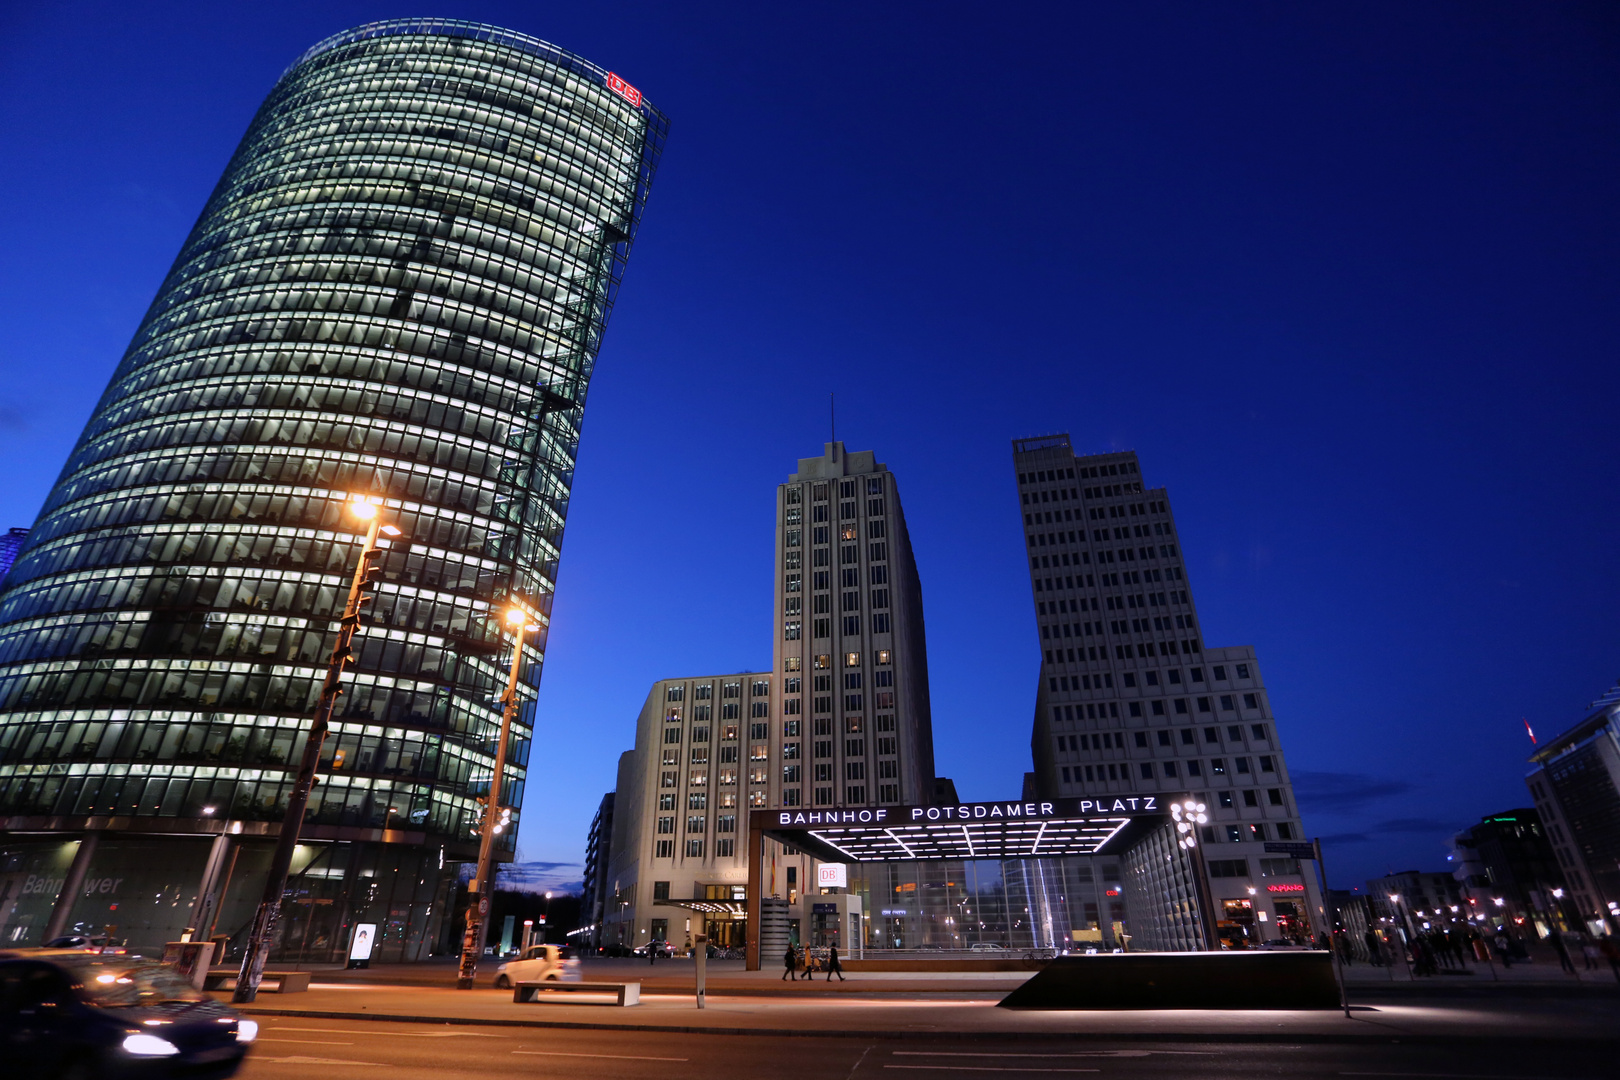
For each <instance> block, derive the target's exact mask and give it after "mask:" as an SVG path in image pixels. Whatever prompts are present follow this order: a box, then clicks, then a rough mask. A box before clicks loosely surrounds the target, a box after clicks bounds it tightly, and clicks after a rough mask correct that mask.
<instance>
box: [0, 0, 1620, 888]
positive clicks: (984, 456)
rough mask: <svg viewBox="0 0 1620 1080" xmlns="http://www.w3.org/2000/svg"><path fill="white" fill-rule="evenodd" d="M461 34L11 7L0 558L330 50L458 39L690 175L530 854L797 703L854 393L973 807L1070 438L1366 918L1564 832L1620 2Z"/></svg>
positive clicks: (599, 428) (546, 749) (697, 10)
mask: <svg viewBox="0 0 1620 1080" xmlns="http://www.w3.org/2000/svg"><path fill="white" fill-rule="evenodd" d="M424 9H428V5H423V4H411V5H406V6H405V7H403V8H401V7H398V6H393V5H385V4H374V3H349V2H341V0H323V2H321V3H307V2H301V3H287V2H282V3H276V4H253V5H249V4H184V3H163V4H156V3H149V4H146V5H140V4H133V5H132V4H128V3H116V4H114V3H99V4H97V3H51V4H30V5H24V4H10V5H6V6H5V8H4V13H3V14H0V42H3V45H0V139H3V144H0V145H3V147H4V150H3V159H0V160H3V161H4V168H3V169H0V231H3V235H4V236H5V238H6V246H5V259H4V261H3V263H0V326H4V328H5V332H4V334H3V335H0V434H3V437H4V440H5V445H6V448H7V453H6V460H7V467H6V470H5V472H4V474H3V476H0V527H5V526H10V525H26V524H29V523H30V522H31V521H32V520H33V517H34V514H35V512H36V511H37V509H38V507H39V504H40V502H41V500H42V499H43V497H44V495H45V492H46V491H47V489H48V487H49V486H50V483H51V481H52V480H53V478H54V476H55V474H56V471H57V469H58V468H59V467H60V465H61V462H62V460H63V458H64V457H65V455H66V452H67V450H68V448H69V446H70V444H71V443H72V441H73V439H74V437H75V436H76V434H77V432H78V430H79V428H80V427H81V426H82V424H83V422H84V419H85V417H86V416H87V415H88V413H89V411H90V408H91V406H92V404H93V402H94V399H95V397H96V396H97V395H98V394H99V393H100V391H101V389H102V387H103V386H104V385H105V382H106V379H107V377H108V375H109V374H110V372H111V370H112V368H113V366H114V364H115V363H116V361H117V360H118V357H119V356H120V354H121V353H122V352H123V350H124V348H125V346H126V345H127V343H128V341H129V338H130V335H131V334H132V332H133V331H134V329H135V326H136V324H137V323H138V322H139V320H140V318H141V316H142V313H143V311H144V309H145V307H146V305H147V303H148V302H149V301H150V299H151V298H152V296H153V294H154V293H155V291H156V289H157V287H158V284H159V282H160V281H161V280H162V277H163V275H164V273H165V271H166V270H167V268H168V266H169V263H170V261H171V260H172V259H173V258H174V256H175V254H176V252H178V250H179V247H180V244H181V241H182V239H183V238H184V236H185V234H186V232H187V230H188V229H189V228H190V226H191V224H192V223H193V221H194V220H195V219H196V216H197V214H198V213H199V211H200V210H201V208H202V205H203V202H204V200H205V199H206V197H207V195H208V193H209V191H210V189H211V188H212V186H213V184H214V182H215V181H216V179H217V178H218V176H219V174H220V172H221V170H222V169H223V167H224V165H225V162H226V160H227V158H228V157H229V156H230V154H231V151H232V149H233V148H234V146H235V144H236V142H237V140H238V139H239V138H240V137H241V135H242V133H243V132H244V131H245V129H246V126H247V123H248V121H249V119H250V117H251V116H252V114H253V112H254V109H255V108H256V107H257V105H258V104H259V102H260V100H261V99H262V98H263V96H264V95H265V94H266V92H267V91H269V89H270V87H271V85H272V84H273V83H274V81H275V79H276V76H277V75H278V74H279V73H280V71H281V70H282V69H283V67H284V66H285V65H286V64H287V63H288V62H290V61H291V60H292V59H293V58H294V57H296V56H297V55H298V54H299V53H300V52H301V51H303V50H304V49H305V48H306V47H308V46H309V45H311V44H313V43H314V42H316V41H317V40H319V39H320V38H322V37H324V36H326V35H327V34H329V33H332V32H335V31H337V30H341V29H344V28H346V27H348V26H351V25H354V24H357V23H361V22H365V21H368V20H371V19H377V18H385V17H393V16H399V15H421V14H433V15H442V16H447V17H461V18H470V19H479V20H483V21H488V22H494V23H498V24H501V25H504V26H508V27H510V28H512V29H515V30H521V31H524V32H527V33H530V34H534V35H536V36H538V37H542V38H545V39H547V40H550V41H553V42H556V43H557V44H559V45H562V46H564V47H566V48H568V49H571V50H573V51H575V52H578V53H581V54H583V55H585V56H587V57H589V58H591V59H592V60H595V61H596V62H598V63H600V64H602V65H603V66H604V67H607V68H609V69H611V70H613V71H615V72H618V73H619V74H621V75H623V76H624V77H625V78H626V79H628V80H629V81H630V82H632V83H634V84H635V85H636V86H638V87H640V88H641V89H642V90H643V91H644V92H645V93H646V94H647V96H648V97H649V98H650V99H651V100H652V101H653V102H654V103H655V104H657V105H658V106H659V107H660V108H661V109H663V110H664V111H665V112H666V113H668V114H669V116H670V117H671V132H670V138H669V143H668V149H667V152H666V153H665V155H664V160H663V166H662V169H661V171H660V172H659V174H658V178H657V181H656V183H655V184H654V187H653V193H652V200H651V205H650V206H649V208H648V211H647V215H646V218H645V220H644V223H643V227H642V232H641V237H640V239H639V241H638V243H637V246H636V249H635V251H634V254H633V255H632V258H631V262H630V271H629V275H628V278H627V280H626V284H625V287H624V289H623V291H622V293H621V294H620V300H619V307H618V310H617V312H616V313H615V315H614V318H613V323H612V325H611V327H610V329H609V332H608V336H607V342H606V346H605V348H604V349H603V352H602V355H601V360H600V363H599V366H598V369H597V372H598V373H597V377H596V380H595V382H594V384H593V385H592V388H591V398H590V408H589V415H588V418H587V423H586V428H585V439H584V445H583V448H582V452H581V458H580V463H579V471H578V476H577V480H576V485H575V489H574V496H575V497H574V501H573V506H572V512H571V514H570V518H569V530H568V538H567V543H566V546H565V551H564V559H563V569H562V577H561V583H560V586H559V593H558V600H557V606H556V623H555V627H554V630H553V633H552V638H551V642H552V648H551V653H550V657H549V660H548V664H547V670H546V674H545V681H544V688H543V698H542V708H543V711H542V714H541V734H540V741H541V744H542V749H541V750H540V752H539V754H538V758H539V759H540V764H539V765H538V767H537V768H534V769H532V770H531V773H530V777H531V783H530V786H529V794H528V799H527V804H526V805H525V807H524V811H525V823H524V829H523V834H522V844H523V853H524V856H525V857H526V858H528V859H531V860H542V861H550V862H557V863H571V864H577V863H578V862H579V860H580V857H581V852H582V849H583V845H584V838H585V832H586V827H587V825H588V823H589V820H590V816H591V813H592V811H593V810H594V809H595V805H596V802H597V799H598V798H599V797H600V795H601V793H602V792H603V791H605V790H607V789H608V788H609V787H611V786H612V784H613V777H614V767H615V763H616V759H617V756H618V754H619V752H620V750H622V749H624V748H626V747H627V746H628V745H629V744H630V740H631V737H632V732H633V725H634V720H635V716H636V713H637V711H638V709H639V707H640V704H641V702H642V699H643V697H644V695H645V693H646V690H647V686H648V684H649V683H650V682H651V681H653V680H654V679H657V678H661V677H666V676H673V675H684V674H699V673H719V672H728V671H736V670H741V669H745V668H753V669H765V668H768V667H769V665H770V662H771V661H770V656H771V652H770V646H771V638H770V630H771V610H770V603H771V565H770V563H771V550H772V549H771V528H772V506H773V503H772V498H773V488H774V485H775V484H777V483H778V482H780V481H781V480H782V479H784V478H785V476H786V475H787V474H788V473H789V472H791V471H792V470H793V468H794V464H795V459H796V458H798V457H799V456H801V455H812V454H816V453H819V452H820V447H821V443H822V442H823V441H824V439H825V438H826V433H827V393H828V391H829V390H834V389H836V390H837V392H838V395H839V396H838V416H839V424H838V433H839V436H840V438H842V439H844V440H845V441H847V443H848V444H849V446H850V448H851V449H873V450H876V451H877V453H878V458H879V460H881V461H884V462H886V463H887V464H888V465H889V467H890V468H892V469H893V470H894V471H895V472H896V473H897V474H898V477H899V480H900V485H901V491H902V494H903V499H904V504H905V510H906V514H907V518H908V520H909V522H910V526H911V532H912V536H913V538H914V539H915V542H916V545H917V553H918V559H919V562H920V564H921V571H922V577H923V585H924V590H925V596H926V601H927V613H928V633H929V643H930V659H931V665H932V687H933V701H934V710H935V711H934V717H935V733H936V744H937V750H938V758H939V765H940V771H941V772H942V773H944V774H946V775H949V776H952V777H954V778H955V780H956V781H957V785H958V787H959V789H960V791H961V793H962V795H963V797H964V798H968V799H987V798H996V797H1005V796H1009V795H1013V794H1015V793H1016V792H1018V790H1019V786H1020V782H1021V776H1022V773H1023V772H1024V770H1025V769H1026V768H1028V767H1029V747H1028V740H1029V728H1030V711H1031V706H1032V700H1033V691H1034V680H1035V678H1036V671H1037V660H1038V657H1037V652H1036V642H1035V639H1034V633H1033V621H1034V620H1033V617H1032V613H1031V603H1030V598H1029V596H1028V593H1027V591H1026V590H1027V587H1028V585H1027V577H1026V574H1025V571H1024V568H1023V557H1022V547H1021V529H1020V519H1019V516H1018V511H1017V509H1016V493H1015V487H1014V482H1013V479H1012V470H1011V464H1010V446H1009V440H1011V439H1013V438H1016V437H1020V436H1027V435H1034V434H1040V433H1048V432H1055V431H1068V432H1071V433H1072V436H1073V439H1074V442H1075V445H1076V447H1077V448H1078V449H1080V450H1082V451H1098V450H1107V449H1125V448H1132V449H1135V450H1137V451H1138V452H1140V454H1141V456H1142V461H1143V465H1144V473H1145V479H1146V480H1147V482H1148V483H1149V484H1165V485H1168V487H1169V491H1170V496H1171V499H1172V502H1173V507H1174V509H1175V511H1176V516H1177V519H1178V522H1179V525H1180V528H1181V532H1182V537H1183V541H1184V545H1183V546H1184V547H1185V549H1186V553H1187V557H1188V562H1189V568H1190V573H1191V578H1192V584H1193V589H1194V592H1195V596H1196V598H1197V601H1198V605H1199V610H1200V612H1201V614H1202V617H1203V621H1204V624H1205V629H1206V640H1208V641H1209V642H1210V643H1211V644H1217V645H1218V644H1238V643H1252V644H1253V645H1254V646H1255V647H1256V648H1257V649H1258V650H1259V655H1260V658H1261V664H1262V669H1263V672H1264V674H1265V676H1266V681H1267V685H1268V686H1269V688H1270V691H1271V695H1272V700H1273V703H1274V706H1275V709H1276V712H1277V715H1278V718H1279V719H1278V725H1277V726H1278V729H1279V731H1280V732H1281V733H1282V738H1283V740H1284V743H1285V748H1286V751H1287V754H1288V759H1289V761H1290V763H1291V767H1292V770H1293V773H1294V777H1295V780H1296V784H1297V790H1298V791H1299V794H1300V796H1301V802H1302V804H1303V807H1304V812H1305V821H1306V828H1307V829H1308V830H1309V831H1311V832H1313V833H1320V834H1322V835H1324V836H1327V837H1330V838H1332V842H1331V843H1330V845H1329V858H1330V860H1331V862H1330V868H1331V870H1332V876H1333V879H1334V884H1335V885H1349V884H1351V883H1355V882H1359V881H1360V880H1362V879H1364V878H1366V877H1368V876H1370V875H1375V874H1382V873H1383V872H1385V871H1386V870H1390V869H1395V870H1400V869H1407V868H1419V869H1437V868H1439V867H1440V866H1442V865H1443V864H1444V858H1445V851H1446V847H1445V841H1446V838H1447V836H1448V835H1449V833H1450V832H1452V831H1454V830H1455V829H1457V828H1459V827H1461V826H1464V825H1466V824H1468V823H1470V822H1471V821H1473V820H1476V819H1477V818H1478V817H1479V816H1481V815H1483V814H1485V813H1488V812H1493V811H1497V810H1501V809H1505V808H1508V807H1512V806H1517V805H1523V804H1524V803H1526V802H1527V793H1526V791H1525V789H1524V785H1523V781H1522V775H1523V771H1524V758H1525V755H1526V754H1527V753H1528V752H1529V750H1530V749H1531V748H1530V745H1529V742H1528V740H1527V738H1526V736H1525V733H1524V729H1523V726H1522V724H1521V722H1520V718H1521V717H1527V718H1528V719H1529V720H1530V722H1531V723H1533V724H1534V725H1535V726H1536V728H1537V731H1538V733H1551V732H1553V731H1555V730H1558V729H1560V728H1562V727H1565V726H1567V725H1569V724H1570V723H1572V722H1574V721H1575V720H1577V719H1578V718H1579V717H1580V716H1581V715H1582V713H1581V708H1582V705H1583V703H1584V702H1586V701H1589V700H1591V699H1592V698H1594V697H1596V696H1597V695H1598V694H1600V693H1601V692H1602V691H1603V690H1604V689H1605V688H1606V687H1607V686H1608V685H1609V684H1611V683H1612V682H1614V680H1615V677H1616V675H1617V674H1620V649H1617V644H1620V641H1617V638H1620V631H1617V625H1620V624H1617V621H1616V618H1615V612H1616V610H1617V606H1620V603H1617V602H1620V573H1617V562H1616V559H1615V550H1614V537H1615V536H1616V534H1617V533H1620V514H1617V511H1616V499H1615V493H1616V491H1617V487H1620V485H1617V480H1620V476H1617V472H1620V470H1617V454H1616V451H1615V434H1614V432H1615V421H1614V414H1615V409H1616V403H1617V402H1620V376H1617V374H1616V372H1617V368H1616V363H1615V353H1616V346H1617V344H1620V296H1617V285H1620V274H1617V270H1616V257H1615V253H1616V251H1620V235H1617V233H1620V227H1617V226H1620V209H1617V207H1620V202H1617V200H1616V198H1615V193H1616V191H1617V190H1620V182H1617V181H1620V175H1617V174H1620V169H1617V166H1620V153H1617V150H1620V140H1617V124H1620V86H1617V74H1620V62H1617V59H1616V58H1617V57H1620V17H1617V11H1620V9H1616V8H1615V7H1614V5H1612V4H1579V3H1558V4H1546V3H1533V2H1525V3H1519V4H1489V3H1482V2H1478V0H1470V2H1466V3H1452V4H1446V3H1424V4H1411V3H1406V2H1399V3H1388V4H1377V3H1356V4H1338V5H1333V4H1313V5H1305V6H1304V7H1303V8H1302V7H1301V6H1300V5H1292V4H1285V3H1266V4H1258V3H1231V4H1222V5H1214V6H1212V5H1206V4H1197V3H1184V4H1160V5H1155V4H1147V3H1128V4H1107V5H1105V4H1081V3H1067V4H1051V5H1031V4H1020V3H996V4H984V5H977V6H967V5H956V6H947V5H943V4H921V3H919V4H915V5H897V4H872V3H852V4H814V5H775V4H760V3H734V4H715V3H694V2H688V3H682V4H679V5H676V4H652V3H648V4H639V3H610V4H593V3H587V2H575V3H569V4H555V5H541V4H516V3H514V4H499V3H486V4H478V3H451V2H445V3H439V4H437V5H436V6H434V7H432V8H431V9H428V10H424ZM557 869H558V873H559V874H560V878H559V880H561V879H577V875H578V868H577V866H573V867H569V866H563V867H559V868H557ZM570 875H572V878H570V877H569V876H570Z"/></svg>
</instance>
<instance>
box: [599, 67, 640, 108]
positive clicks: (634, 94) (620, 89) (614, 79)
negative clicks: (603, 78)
mask: <svg viewBox="0 0 1620 1080" xmlns="http://www.w3.org/2000/svg"><path fill="white" fill-rule="evenodd" d="M607 86H608V89H609V90H611V91H613V92H614V93H615V94H618V95H619V96H620V97H622V98H624V100H626V101H628V102H629V103H630V104H632V105H635V106H637V107H640V105H641V91H640V90H637V89H636V88H635V87H633V86H631V85H630V84H629V83H627V82H625V81H624V80H623V79H621V78H619V77H618V76H617V75H615V74H613V72H611V71H610V72H608V77H607Z"/></svg>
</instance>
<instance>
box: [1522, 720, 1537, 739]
mask: <svg viewBox="0 0 1620 1080" xmlns="http://www.w3.org/2000/svg"><path fill="white" fill-rule="evenodd" d="M1519 719H1520V720H1524V730H1525V733H1526V734H1528V735H1529V736H1530V745H1531V746H1535V745H1538V744H1537V743H1536V733H1535V732H1534V731H1531V730H1530V721H1529V720H1526V719H1525V718H1524V717H1522V716H1521V717H1519Z"/></svg>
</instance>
